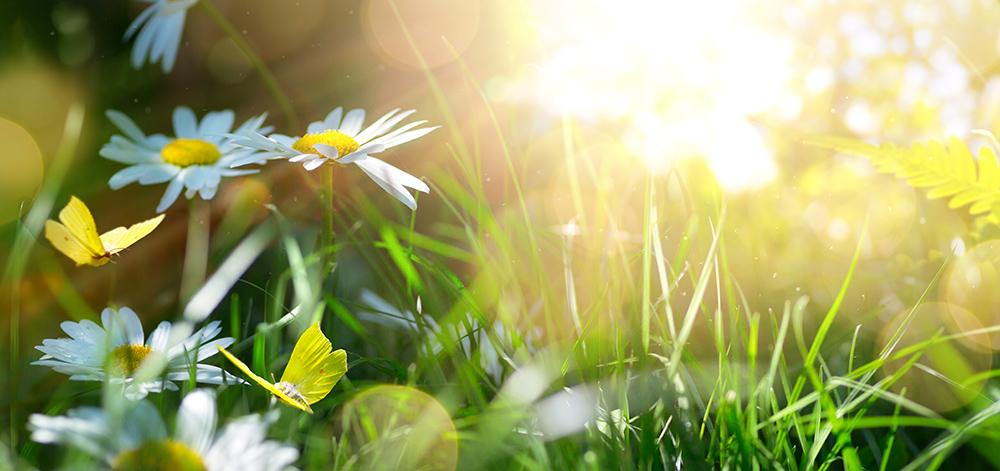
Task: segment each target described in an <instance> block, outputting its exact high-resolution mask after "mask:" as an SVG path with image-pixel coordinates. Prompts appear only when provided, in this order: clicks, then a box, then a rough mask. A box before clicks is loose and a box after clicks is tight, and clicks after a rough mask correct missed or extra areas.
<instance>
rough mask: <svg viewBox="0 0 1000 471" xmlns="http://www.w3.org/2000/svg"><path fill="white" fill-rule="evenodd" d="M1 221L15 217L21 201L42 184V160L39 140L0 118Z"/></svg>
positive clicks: (20, 208) (27, 199)
mask: <svg viewBox="0 0 1000 471" xmlns="http://www.w3.org/2000/svg"><path fill="white" fill-rule="evenodd" d="M0 142H3V145H4V151H3V153H4V155H3V158H0V224H4V223H7V222H9V221H11V220H13V219H15V218H16V217H17V216H18V214H19V213H20V212H23V209H22V205H23V204H25V203H27V202H29V201H30V200H31V199H32V198H34V196H35V191H37V190H38V187H39V185H41V184H42V174H43V173H44V165H45V164H44V161H43V160H42V151H41V150H40V149H39V148H38V144H36V143H35V140H34V139H33V138H32V137H31V134H29V133H28V131H26V130H25V129H24V128H22V127H21V126H19V125H18V124H17V123H15V122H13V121H9V120H6V119H3V118H0Z"/></svg>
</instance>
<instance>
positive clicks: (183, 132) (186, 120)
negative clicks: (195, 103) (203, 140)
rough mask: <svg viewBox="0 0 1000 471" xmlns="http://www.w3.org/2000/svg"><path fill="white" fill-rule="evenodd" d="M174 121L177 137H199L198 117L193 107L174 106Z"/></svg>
mask: <svg viewBox="0 0 1000 471" xmlns="http://www.w3.org/2000/svg"><path fill="white" fill-rule="evenodd" d="M173 121H174V134H176V135H177V137H187V138H197V137H198V119H197V118H196V117H195V115H194V111H191V108H188V107H186V106H178V107H177V108H174V115H173Z"/></svg>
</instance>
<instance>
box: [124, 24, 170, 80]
mask: <svg viewBox="0 0 1000 471" xmlns="http://www.w3.org/2000/svg"><path fill="white" fill-rule="evenodd" d="M162 27H163V21H162V20H161V19H160V18H159V15H156V16H154V17H152V18H150V19H149V21H148V22H146V26H145V27H144V28H142V29H141V30H139V35H138V36H136V38H135V44H133V45H132V54H131V57H132V67H134V68H136V69H138V68H140V67H142V64H143V63H144V62H146V57H148V56H149V48H150V46H151V45H152V44H153V39H155V38H156V37H157V35H158V34H159V32H160V28H162Z"/></svg>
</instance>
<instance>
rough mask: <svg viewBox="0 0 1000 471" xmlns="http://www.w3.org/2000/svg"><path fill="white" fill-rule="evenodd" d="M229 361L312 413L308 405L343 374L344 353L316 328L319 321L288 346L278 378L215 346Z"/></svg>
mask: <svg viewBox="0 0 1000 471" xmlns="http://www.w3.org/2000/svg"><path fill="white" fill-rule="evenodd" d="M218 348H219V351H220V352H222V354H223V355H225V357H226V358H228V359H229V361H231V362H233V364H234V365H236V367H237V368H239V369H240V371H242V372H243V373H245V374H246V375H247V376H249V377H250V379H252V380H254V381H256V382H257V384H259V385H260V386H261V387H263V388H264V389H266V390H268V391H269V392H270V393H271V394H274V396H275V397H277V398H278V399H281V401H282V402H284V403H285V404H288V405H290V406H292V407H294V408H296V409H299V410H302V411H305V412H308V413H310V414H312V413H313V411H312V407H309V406H310V405H311V404H315V403H316V402H318V401H319V400H320V399H323V398H324V397H326V395H327V394H330V390H332V389H333V386H334V385H335V384H337V381H340V378H341V377H343V376H344V374H345V373H347V352H345V351H343V350H337V351H332V350H333V346H332V345H331V344H330V340H329V339H327V338H326V336H325V335H323V332H322V331H320V330H319V322H316V323H314V324H313V325H311V326H309V328H308V329H306V331H305V332H303V333H302V336H301V337H299V340H298V341H297V342H295V348H293V349H292V357H291V358H289V359H288V365H287V366H285V372H284V373H283V374H282V375H281V381H278V382H277V383H274V384H271V382H270V381H268V380H266V379H264V378H261V377H260V376H257V375H256V374H254V372H253V371H250V368H249V367H248V366H247V365H246V363H243V362H242V361H240V360H239V359H238V358H236V357H235V356H233V354H232V353H229V351H227V350H226V349H225V348H222V347H221V346H219V347H218Z"/></svg>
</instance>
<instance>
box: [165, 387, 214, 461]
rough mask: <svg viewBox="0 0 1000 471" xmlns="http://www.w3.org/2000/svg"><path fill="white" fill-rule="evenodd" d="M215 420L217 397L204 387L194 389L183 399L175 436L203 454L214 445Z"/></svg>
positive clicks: (178, 413) (178, 412)
mask: <svg viewBox="0 0 1000 471" xmlns="http://www.w3.org/2000/svg"><path fill="white" fill-rule="evenodd" d="M215 421H216V415H215V397H214V396H213V395H212V393H210V392H208V391H207V390H204V389H199V390H197V391H193V392H191V393H190V394H188V395H187V396H185V397H184V400H183V401H181V407H180V410H178V411H177V424H176V425H175V429H174V438H175V439H176V440H177V441H179V442H181V443H184V444H186V445H188V446H190V447H191V448H192V449H193V450H195V451H197V452H198V453H199V454H202V455H203V454H205V453H207V452H208V450H209V447H211V445H212V438H214V435H215Z"/></svg>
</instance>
